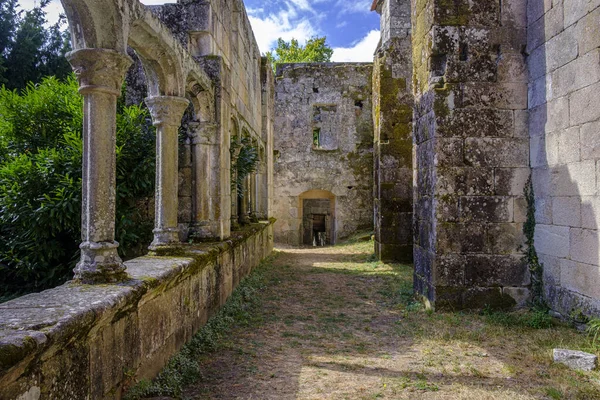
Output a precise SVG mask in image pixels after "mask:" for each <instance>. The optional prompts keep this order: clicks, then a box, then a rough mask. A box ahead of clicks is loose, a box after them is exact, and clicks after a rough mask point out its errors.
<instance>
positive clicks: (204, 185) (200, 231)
mask: <svg viewBox="0 0 600 400" xmlns="http://www.w3.org/2000/svg"><path fill="white" fill-rule="evenodd" d="M190 126H191V127H192V160H193V169H192V177H193V182H194V185H193V218H192V219H193V225H192V233H193V235H194V237H196V238H200V239H215V238H219V231H218V225H217V224H218V221H217V220H218V215H217V212H216V211H217V210H216V206H217V204H218V202H219V196H218V191H219V146H218V144H217V143H216V139H217V125H216V124H215V123H211V122H200V123H192V124H190Z"/></svg>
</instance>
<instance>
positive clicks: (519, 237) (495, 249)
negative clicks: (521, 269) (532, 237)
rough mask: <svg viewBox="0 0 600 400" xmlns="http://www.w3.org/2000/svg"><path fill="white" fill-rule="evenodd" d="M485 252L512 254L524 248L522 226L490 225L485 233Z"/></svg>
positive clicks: (509, 224) (507, 224) (510, 224)
mask: <svg viewBox="0 0 600 400" xmlns="http://www.w3.org/2000/svg"><path fill="white" fill-rule="evenodd" d="M485 241H486V252H487V253H489V254H514V253H515V252H516V250H517V249H522V248H524V247H525V235H524V234H523V224H516V223H502V224H490V225H488V228H487V230H486V232H485Z"/></svg>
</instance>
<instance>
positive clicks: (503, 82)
mask: <svg viewBox="0 0 600 400" xmlns="http://www.w3.org/2000/svg"><path fill="white" fill-rule="evenodd" d="M62 3H63V5H64V7H65V10H66V14H67V17H68V20H69V25H70V28H71V33H72V37H73V45H74V48H75V50H74V51H73V52H72V53H71V54H70V55H69V60H70V62H71V64H72V65H73V68H74V70H75V72H76V74H77V76H78V78H79V82H80V91H81V93H82V95H83V96H84V101H85V110H84V116H85V122H84V149H83V152H84V173H83V188H84V192H83V210H82V244H81V250H82V256H81V260H80V262H79V264H78V267H77V269H76V275H75V277H76V278H77V279H78V280H79V282H78V283H77V282H76V283H71V284H67V285H63V286H61V287H59V288H56V289H52V290H49V291H46V292H43V293H40V294H33V295H28V296H24V297H22V298H19V299H15V300H13V301H10V302H7V303H4V304H2V305H0V398H8V399H12V398H32V399H37V398H57V399H62V398H64V399H78V398H120V397H121V393H122V390H123V385H124V382H125V381H126V380H127V379H128V377H127V376H125V374H124V371H128V374H135V375H136V377H138V378H149V377H152V376H154V375H156V373H157V372H158V371H159V370H160V368H161V367H162V366H163V365H164V364H165V363H166V361H167V360H168V358H169V357H170V356H171V355H172V354H173V353H174V352H176V351H177V350H178V349H179V348H181V346H182V345H183V343H185V342H186V341H187V340H189V339H190V337H191V335H192V334H193V333H194V332H196V331H197V330H198V329H199V327H201V326H202V325H203V324H204V323H205V322H206V320H207V318H208V317H209V316H210V315H212V313H214V312H215V310H217V309H218V308H219V307H220V306H222V305H223V304H224V302H225V301H226V300H227V298H228V296H229V295H230V293H231V291H232V290H233V288H234V287H235V286H236V285H237V283H238V282H239V280H240V279H241V278H242V277H243V276H244V275H246V274H247V273H249V271H250V270H251V269H252V268H253V267H254V266H256V265H257V264H258V262H259V261H260V260H261V259H263V258H264V257H266V256H267V255H268V254H270V252H271V250H272V246H273V242H274V240H275V241H278V242H281V243H285V244H288V245H327V244H333V243H335V242H336V241H338V240H340V239H342V238H344V237H347V236H349V235H351V234H352V233H353V232H355V231H357V230H359V229H373V230H374V236H375V249H374V250H375V253H376V254H377V255H378V257H379V258H380V259H382V260H385V261H400V262H414V266H415V273H414V276H415V280H414V282H415V290H416V293H417V294H419V295H420V296H421V297H422V298H423V299H424V300H425V301H426V302H427V303H429V304H430V305H432V306H434V307H436V308H437V309H450V310H459V309H463V308H482V307H486V306H492V307H494V306H501V307H514V306H519V305H525V304H527V302H528V301H530V300H532V299H534V300H539V299H542V298H543V299H544V301H546V302H547V304H548V305H549V306H550V307H551V308H552V309H553V310H555V311H557V312H559V313H560V314H562V315H564V316H571V317H574V318H583V317H584V316H586V315H587V316H590V315H596V316H597V315H599V314H600V291H599V290H600V289H598V288H599V287H600V267H599V264H600V260H599V258H600V246H599V238H598V221H599V218H600V217H598V215H600V200H599V199H600V197H599V189H600V187H599V183H598V182H599V181H598V176H599V174H600V164H599V159H600V0H577V1H563V0H554V1H552V2H550V1H544V0H528V1H524V0H486V1H483V0H453V1H448V0H375V1H374V2H373V6H372V9H373V11H376V12H378V13H379V14H380V15H381V41H380V43H379V46H378V48H377V50H376V52H375V55H374V61H373V63H372V64H370V63H369V64H356V63H354V64H353V63H343V64H289V65H281V66H279V68H278V70H277V73H276V74H274V73H273V71H272V69H271V66H270V65H269V64H268V63H267V61H266V60H265V59H264V58H262V57H261V55H260V52H259V49H258V47H257V45H256V41H255V39H254V36H253V33H252V30H251V28H250V24H249V21H248V17H247V15H246V11H245V9H244V5H243V3H242V1H241V0H179V1H178V2H177V3H176V4H167V5H164V6H156V7H146V6H143V5H142V4H141V3H139V2H138V1H137V0H121V1H112V0H62ZM130 54H131V55H134V56H135V58H137V59H139V60H140V63H141V71H143V73H142V74H141V76H142V78H140V79H141V80H143V81H144V82H145V83H146V86H147V93H148V96H147V99H146V104H147V105H148V108H149V110H150V112H151V115H152V119H153V123H154V124H155V126H156V127H157V189H156V194H155V204H156V208H155V221H156V223H155V229H154V242H153V243H152V245H151V251H152V253H151V254H150V256H147V257H141V258H138V259H134V260H131V261H128V262H125V263H123V262H122V261H121V260H120V258H119V256H118V254H117V250H116V249H117V247H118V243H116V242H115V240H114V225H115V224H114V206H115V187H114V186H115V149H114V137H115V105H116V99H117V96H118V95H119V93H120V88H121V85H122V83H123V80H124V77H125V73H126V71H127V70H128V68H130V65H131V64H132V57H131V56H130ZM184 115H186V117H185V118H184V117H183V116H184ZM178 131H180V140H179V141H178ZM242 146H251V147H252V148H254V149H256V152H257V154H258V157H259V164H258V165H259V167H258V168H257V170H256V171H255V172H254V173H252V174H250V175H249V176H247V177H246V178H245V179H244V180H243V182H241V183H240V185H241V187H242V191H243V192H244V196H243V197H241V196H238V194H237V192H236V191H235V190H232V181H235V180H236V171H237V169H236V167H235V165H236V160H237V159H238V157H240V151H241V150H240V149H241V148H242ZM271 217H275V218H277V219H278V221H277V222H274V220H273V219H272V218H271ZM250 222H254V223H253V224H248V223H250ZM240 223H242V224H246V225H245V227H244V228H243V229H242V230H237V228H238V227H239V225H240ZM189 242H192V243H189ZM97 283H104V284H103V285H98V284H97Z"/></svg>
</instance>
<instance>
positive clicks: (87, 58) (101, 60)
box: [67, 49, 133, 96]
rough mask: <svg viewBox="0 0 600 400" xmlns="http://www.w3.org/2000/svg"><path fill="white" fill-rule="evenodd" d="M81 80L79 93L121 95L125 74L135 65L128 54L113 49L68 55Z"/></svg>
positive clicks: (86, 50) (79, 51) (76, 51)
mask: <svg viewBox="0 0 600 400" xmlns="http://www.w3.org/2000/svg"><path fill="white" fill-rule="evenodd" d="M67 59H68V60H69V63H70V64H71V66H72V67H73V71H75V75H77V79H78V80H79V92H80V93H85V92H86V91H93V90H97V91H105V92H109V93H111V94H115V95H117V96H118V95H119V94H120V93H121V85H123V80H124V79H125V73H126V72H127V70H128V69H129V67H130V66H131V64H132V63H133V60H132V59H131V57H129V56H128V55H127V54H123V53H119V52H118V51H116V50H111V49H81V50H75V51H72V52H70V53H68V54H67Z"/></svg>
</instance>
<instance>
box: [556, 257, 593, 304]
mask: <svg viewBox="0 0 600 400" xmlns="http://www.w3.org/2000/svg"><path fill="white" fill-rule="evenodd" d="M597 262H598V261H596V263H597ZM560 284H561V286H562V287H564V288H565V289H568V290H571V291H574V292H577V293H580V294H582V295H585V296H588V297H591V298H594V299H598V298H600V268H599V267H598V266H597V265H590V264H583V263H580V262H575V261H571V260H565V259H561V260H560Z"/></svg>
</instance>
